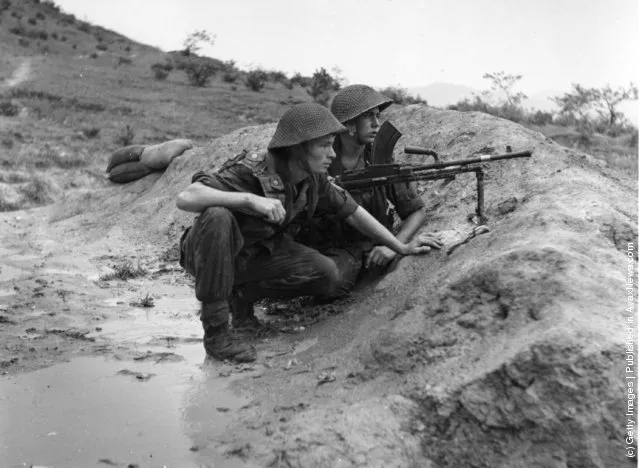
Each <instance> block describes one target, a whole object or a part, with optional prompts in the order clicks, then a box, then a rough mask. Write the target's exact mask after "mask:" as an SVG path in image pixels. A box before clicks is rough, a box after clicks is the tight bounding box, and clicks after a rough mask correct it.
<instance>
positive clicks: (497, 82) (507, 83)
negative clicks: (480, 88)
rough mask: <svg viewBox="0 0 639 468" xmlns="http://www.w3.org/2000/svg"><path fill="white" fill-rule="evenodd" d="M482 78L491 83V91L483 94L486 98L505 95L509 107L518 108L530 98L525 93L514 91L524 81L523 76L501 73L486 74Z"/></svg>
mask: <svg viewBox="0 0 639 468" xmlns="http://www.w3.org/2000/svg"><path fill="white" fill-rule="evenodd" d="M482 78H484V79H486V80H490V81H491V85H490V90H487V91H484V92H483V93H482V94H484V95H485V96H488V95H494V94H503V95H505V96H506V104H507V105H509V106H512V107H515V106H518V105H520V104H521V101H523V100H524V99H526V98H527V97H528V96H526V95H525V94H524V93H521V92H519V93H515V92H514V91H513V87H514V86H515V85H516V84H517V82H518V81H519V80H521V79H522V75H507V74H506V73H505V72H503V71H500V72H496V73H484V75H483V76H482Z"/></svg>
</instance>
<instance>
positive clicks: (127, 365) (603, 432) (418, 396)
mask: <svg viewBox="0 0 639 468" xmlns="http://www.w3.org/2000/svg"><path fill="white" fill-rule="evenodd" d="M390 116H391V119H392V120H393V122H394V123H396V125H397V126H398V127H399V128H401V129H402V130H403V131H404V133H406V134H407V135H410V137H408V136H407V137H404V138H403V139H402V140H400V144H399V145H398V152H399V151H400V150H401V147H402V146H403V145H409V144H412V145H421V146H426V147H430V148H433V149H436V150H437V151H438V152H440V153H441V154H442V155H445V156H446V157H448V158H451V157H465V156H468V155H471V154H497V153H500V152H503V151H504V150H505V148H506V146H507V145H508V146H512V147H513V149H514V150H520V149H527V148H530V149H533V150H534V157H533V160H532V161H507V162H501V163H496V164H494V165H491V166H490V167H489V168H487V182H486V205H487V206H486V208H487V214H488V216H489V223H488V226H489V227H490V232H488V233H486V234H483V235H481V236H479V237H477V238H474V239H472V240H471V241H470V242H468V243H467V244H464V245H462V246H460V247H459V248H457V249H455V250H454V251H453V252H451V253H450V254H448V253H447V252H446V250H447V249H444V251H441V252H434V253H432V254H429V255H427V256H425V257H419V258H405V259H402V260H401V261H400V262H399V263H398V264H397V265H396V267H395V268H394V270H393V271H392V272H390V273H389V274H388V275H386V276H385V277H383V278H381V279H379V278H378V279H374V278H372V279H370V281H369V282H368V283H367V284H366V285H364V286H363V287H360V288H359V289H358V290H357V291H355V292H354V293H353V295H352V296H351V297H350V298H349V299H347V300H345V301H343V302H341V303H338V304H334V305H332V306H328V307H326V306H323V307H320V306H315V305H313V304H312V302H310V301H301V302H296V303H292V304H288V306H287V307H278V304H261V305H260V307H259V308H258V315H260V316H261V317H262V318H264V319H265V320H268V321H270V322H271V323H272V324H273V325H274V326H275V327H276V328H277V329H279V331H275V332H273V333H272V334H269V335H266V336H258V337H255V338H254V341H255V344H256V346H257V348H258V352H259V359H258V361H257V362H256V363H254V364H250V365H239V366H234V365H229V364H226V363H218V362H211V361H208V360H207V359H205V356H204V351H203V348H202V344H201V330H200V324H199V320H198V318H197V308H198V304H197V302H196V301H195V299H194V297H193V291H192V279H191V278H190V277H189V276H187V275H186V274H185V273H184V272H183V271H182V270H181V269H180V267H179V266H178V264H177V251H176V242H177V240H178V238H179V234H180V233H181V230H182V228H183V227H184V226H186V225H188V224H189V223H190V221H191V219H192V218H191V217H190V215H186V214H184V213H180V212H178V211H177V210H176V209H175V206H174V199H175V194H176V193H177V192H178V191H179V190H180V189H181V188H183V187H184V186H186V184H188V181H189V179H190V176H191V174H192V173H193V172H195V170H197V169H200V168H208V169H214V168H215V167H217V165H218V164H219V163H220V161H223V160H225V159H226V158H227V157H229V156H232V155H234V154H236V152H237V149H238V148H260V147H263V146H264V145H265V143H266V142H267V141H268V138H269V137H270V135H271V134H272V131H273V126H272V125H270V126H261V127H251V128H247V129H242V130H239V131H237V132H234V133H233V134H231V135H227V136H225V137H222V138H220V139H216V140H214V141H213V142H212V143H211V145H209V146H207V147H205V148H196V149H194V150H192V151H189V152H187V153H186V154H185V156H184V157H180V158H177V159H176V160H174V161H173V162H172V164H171V166H170V167H169V168H168V169H167V171H166V172H164V173H154V174H152V175H150V176H147V177H145V178H144V179H142V180H139V181H136V182H134V183H130V184H125V185H113V184H109V183H107V182H106V181H100V182H99V183H96V185H95V187H94V189H92V190H87V189H78V190H77V191H74V192H69V193H67V194H65V198H64V200H62V201H60V202H59V203H57V204H54V205H51V206H49V207H43V208H37V209H32V210H26V211H16V212H8V213H1V214H0V233H1V234H0V239H1V244H0V245H1V247H0V254H1V256H2V259H3V261H2V266H1V268H2V269H1V270H0V321H1V323H0V336H1V337H2V347H1V353H2V354H1V355H0V367H1V369H0V372H1V373H2V376H1V380H0V409H1V412H2V415H3V417H2V418H1V422H0V432H1V434H2V439H1V440H2V445H0V454H1V456H0V458H2V459H3V460H8V462H9V466H29V464H35V465H44V466H128V465H129V464H133V465H135V464H137V465H138V466H164V465H166V466H216V467H226V466H228V467H235V466H237V467H245V466H268V467H355V466H358V467H369V466H378V467H392V466H395V467H440V466H441V467H444V466H450V467H452V466H455V467H465V466H473V467H494V466H500V467H531V466H539V467H558V468H559V467H573V466H574V467H577V466H579V467H581V466H593V467H610V466H626V465H625V463H626V460H627V458H626V457H625V455H624V453H623V447H622V445H623V436H624V433H623V430H622V427H623V425H622V424H621V422H623V421H622V419H623V418H622V415H623V412H624V409H625V408H624V407H623V405H624V403H623V398H622V396H623V388H622V387H623V382H622V379H620V376H621V375H622V373H623V368H624V364H625V363H624V349H623V346H624V338H625V337H624V336H623V334H622V333H621V331H622V329H623V320H624V316H623V310H624V309H623V307H621V306H620V302H619V297H618V296H617V295H616V294H614V291H615V290H616V289H617V288H622V286H623V284H624V281H625V277H626V276H625V275H626V269H627V258H626V253H625V250H626V249H627V244H628V243H629V242H636V238H637V228H636V223H637V213H636V203H635V198H634V197H635V196H636V181H633V180H631V179H630V178H628V177H626V176H624V175H619V174H617V173H615V172H614V171H611V170H610V169H608V168H606V167H605V164H604V163H602V162H600V161H596V160H594V159H593V158H591V157H589V156H588V155H585V154H581V153H577V152H574V151H570V150H566V149H563V148H561V147H559V146H558V145H556V144H554V143H552V142H550V141H548V140H546V139H545V138H544V137H543V136H542V135H540V134H537V133H534V132H531V131H528V130H525V129H523V127H520V126H518V125H516V124H513V123H511V122H506V121H501V120H499V119H496V118H492V117H489V116H485V115H482V114H477V113H469V114H460V113H457V112H452V111H438V110H434V109H429V108H426V107H423V106H410V107H408V108H406V109H403V110H399V111H397V112H394V113H390ZM398 157H399V158H400V159H406V157H404V156H401V155H400V156H398ZM411 162H416V161H414V160H412V161H411ZM420 189H421V190H422V191H423V194H424V198H425V200H426V201H427V206H428V209H429V219H428V221H427V228H428V230H431V231H437V232H440V233H442V235H443V236H444V238H445V239H446V247H447V248H448V247H450V246H452V245H453V244H454V243H455V242H458V241H459V240H461V239H462V238H463V237H464V236H465V235H466V234H467V233H468V232H470V230H471V229H472V228H473V224H472V223H471V222H469V221H468V217H467V215H468V214H469V213H471V212H472V211H473V210H474V206H475V203H476V196H475V185H474V178H473V177H472V175H469V174H467V175H463V176H459V177H458V178H457V180H455V181H454V182H449V183H446V184H443V183H441V182H434V183H430V184H423V185H422V186H421V187H420ZM633 265H634V263H633ZM118 275H119V276H120V277H118ZM128 276H129V277H128ZM123 278H126V279H123ZM576 396H578V398H576Z"/></svg>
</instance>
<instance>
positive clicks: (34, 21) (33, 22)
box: [27, 18, 38, 26]
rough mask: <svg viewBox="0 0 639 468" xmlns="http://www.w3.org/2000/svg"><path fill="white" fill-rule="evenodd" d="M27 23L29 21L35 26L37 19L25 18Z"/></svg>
mask: <svg viewBox="0 0 639 468" xmlns="http://www.w3.org/2000/svg"><path fill="white" fill-rule="evenodd" d="M27 23H29V24H30V25H32V26H35V25H36V24H37V23H38V21H37V20H36V19H35V18H29V19H28V20H27Z"/></svg>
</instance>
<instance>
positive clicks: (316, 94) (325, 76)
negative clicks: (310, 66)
mask: <svg viewBox="0 0 639 468" xmlns="http://www.w3.org/2000/svg"><path fill="white" fill-rule="evenodd" d="M340 87H341V85H340V83H339V81H338V80H337V79H336V78H335V77H333V76H331V74H330V73H328V72H327V71H326V69H325V68H320V69H319V70H315V73H313V77H312V78H311V82H310V85H309V87H308V88H307V90H308V93H309V94H310V95H311V97H312V98H313V100H314V101H315V102H317V103H319V104H322V105H323V106H327V105H328V101H329V100H330V99H331V94H332V92H334V91H339V89H340Z"/></svg>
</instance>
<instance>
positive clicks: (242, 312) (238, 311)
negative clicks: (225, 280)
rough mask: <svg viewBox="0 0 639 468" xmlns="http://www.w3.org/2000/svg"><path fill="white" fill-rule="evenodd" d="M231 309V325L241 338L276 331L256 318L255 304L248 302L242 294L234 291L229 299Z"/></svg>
mask: <svg viewBox="0 0 639 468" xmlns="http://www.w3.org/2000/svg"><path fill="white" fill-rule="evenodd" d="M229 307H230V309H231V325H232V326H233V332H235V333H236V334H237V335H239V336H246V337H250V336H253V337H254V336H257V335H263V334H266V333H268V332H272V331H274V330H273V328H272V327H270V326H268V325H264V324H263V323H262V322H260V321H259V320H258V318H257V317H256V316H255V304H254V303H253V302H250V301H247V300H246V299H244V298H243V297H242V294H241V293H239V292H237V291H234V292H233V294H231V297H230V298H229Z"/></svg>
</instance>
